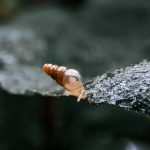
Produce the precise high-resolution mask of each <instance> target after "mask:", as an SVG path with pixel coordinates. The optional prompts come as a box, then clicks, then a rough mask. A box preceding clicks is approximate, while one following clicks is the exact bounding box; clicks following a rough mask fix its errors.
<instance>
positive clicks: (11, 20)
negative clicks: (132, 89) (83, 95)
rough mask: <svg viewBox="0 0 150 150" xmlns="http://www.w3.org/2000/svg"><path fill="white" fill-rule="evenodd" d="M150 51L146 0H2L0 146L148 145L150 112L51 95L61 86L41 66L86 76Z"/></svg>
mask: <svg viewBox="0 0 150 150" xmlns="http://www.w3.org/2000/svg"><path fill="white" fill-rule="evenodd" d="M149 57H150V1H148V0H130V1H126V0H121V1H120V0H0V150H20V149H21V150H27V149H28V150H57V149H61V150H66V149H69V150H83V149H86V150H97V149H99V150H150V119H149V116H144V115H141V114H139V113H137V112H131V111H127V110H121V109H119V108H114V107H112V106H108V105H105V104H103V105H100V106H96V105H93V104H89V103H87V102H86V101H82V102H80V103H77V102H76V98H73V97H63V96H60V97H55V96H50V97H45V96H43V95H44V93H45V92H49V91H57V90H58V89H60V87H59V86H58V85H57V84H55V82H54V81H53V80H52V79H51V78H49V77H48V76H46V75H44V73H42V70H41V67H42V65H43V64H44V63H54V64H59V65H65V66H68V67H70V68H76V69H78V70H79V71H81V73H82V75H83V77H84V82H87V81H88V80H90V79H93V78H94V77H96V76H97V75H102V74H103V73H105V72H107V71H113V70H114V69H117V68H121V67H126V66H129V65H132V64H135V63H139V62H141V61H143V60H144V59H147V60H149ZM33 91H37V94H33Z"/></svg>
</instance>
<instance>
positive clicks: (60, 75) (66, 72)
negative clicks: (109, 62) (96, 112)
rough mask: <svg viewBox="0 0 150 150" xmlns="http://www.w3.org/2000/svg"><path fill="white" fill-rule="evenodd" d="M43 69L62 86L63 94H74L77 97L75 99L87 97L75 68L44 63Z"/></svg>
mask: <svg viewBox="0 0 150 150" xmlns="http://www.w3.org/2000/svg"><path fill="white" fill-rule="evenodd" d="M43 71H44V72H45V73H46V74H47V75H49V76H51V77H52V78H53V79H54V80H55V81H56V82H57V83H58V84H59V85H61V86H62V87H64V89H65V95H72V96H76V97H78V99H77V101H80V99H84V98H86V97H87V92H86V91H85V90H84V86H83V83H82V79H81V78H82V77H81V75H80V73H79V72H78V71H77V70H75V69H68V68H67V67H65V66H58V65H55V64H45V65H44V66H43Z"/></svg>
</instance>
